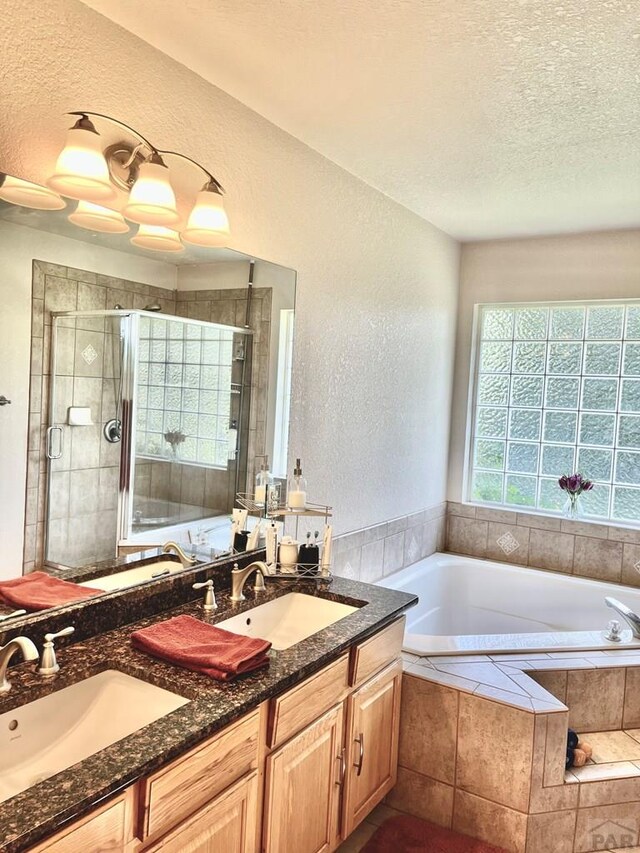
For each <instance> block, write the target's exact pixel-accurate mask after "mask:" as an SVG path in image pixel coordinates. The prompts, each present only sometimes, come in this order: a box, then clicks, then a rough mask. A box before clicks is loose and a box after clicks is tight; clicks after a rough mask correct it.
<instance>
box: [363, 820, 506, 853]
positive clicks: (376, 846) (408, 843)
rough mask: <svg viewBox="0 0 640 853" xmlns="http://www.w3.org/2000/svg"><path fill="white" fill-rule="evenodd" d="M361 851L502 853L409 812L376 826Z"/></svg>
mask: <svg viewBox="0 0 640 853" xmlns="http://www.w3.org/2000/svg"><path fill="white" fill-rule="evenodd" d="M361 853H505V851H504V850H503V849H502V848H501V847H494V846H493V845H492V844H487V843H486V841H478V840H477V839H476V838H469V837H468V836H467V835H460V833H459V832H452V830H450V829H443V828H442V827H441V826H436V825H435V824H433V823H428V822H427V821H426V820H420V819H419V818H417V817H411V816H410V815H398V816H397V817H392V818H389V819H388V820H386V821H385V822H384V823H383V824H382V826H380V827H378V829H377V830H376V831H375V833H374V834H373V835H372V836H371V838H370V839H369V841H368V842H367V843H366V844H365V846H364V847H363V848H362V850H361Z"/></svg>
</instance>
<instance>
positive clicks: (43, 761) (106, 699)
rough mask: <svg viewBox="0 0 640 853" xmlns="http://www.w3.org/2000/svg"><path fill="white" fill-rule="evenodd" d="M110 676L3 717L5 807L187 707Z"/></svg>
mask: <svg viewBox="0 0 640 853" xmlns="http://www.w3.org/2000/svg"><path fill="white" fill-rule="evenodd" d="M188 701H189V700H188V699H184V698H183V697H182V696H176V694H175V693H170V692H169V691H168V690H163V689H162V688H160V687H154V686H153V685H152V684H147V683H146V681H140V680H139V679H138V678H132V677H131V676H129V675H124V673H122V672H118V671H116V670H112V669H110V670H106V671H105V672H101V673H100V674H99V675H94V676H93V677H92V678H87V679H85V680H84V681H80V682H78V683H77V684H72V685H71V686H70V687H65V688H64V689H63V690H58V691H57V692H56V693H51V694H49V696H43V697H42V699H36V700H35V701H34V702H30V703H29V704H28V705H23V706H22V707H20V708H14V709H13V710H12V711H7V712H6V713H5V714H2V715H0V802H2V801H4V800H8V799H9V797H13V796H15V794H19V793H20V791H24V790H25V789H26V788H29V787H31V785H35V784H36V782H41V781H42V780H43V779H47V778H49V776H53V775H55V774H56V773H59V772H60V771H61V770H66V768H67V767H71V766H72V765H73V764H76V763H77V762H78V761H82V760H83V759H85V758H88V757H89V756H90V755H93V754H94V753H96V752H99V751H100V750H101V749H104V748H105V747H107V746H109V745H110V744H112V743H115V742H116V741H118V740H122V738H124V737H126V736H127V735H130V734H133V732H135V731H137V730H138V729H141V728H142V727H143V726H146V725H148V724H149V723H152V722H153V721H154V720H158V719H160V717H164V716H165V715H166V714H169V713H171V711H175V710H176V708H180V707H182V705H186V704H187V702H188Z"/></svg>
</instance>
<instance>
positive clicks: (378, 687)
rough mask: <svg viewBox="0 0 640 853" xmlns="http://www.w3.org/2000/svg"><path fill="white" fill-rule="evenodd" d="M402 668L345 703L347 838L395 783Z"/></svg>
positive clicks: (378, 678)
mask: <svg viewBox="0 0 640 853" xmlns="http://www.w3.org/2000/svg"><path fill="white" fill-rule="evenodd" d="M401 683H402V664H401V662H400V661H396V662H394V663H392V664H391V665H390V666H388V667H386V669H383V670H382V672H381V673H379V674H378V675H376V676H374V677H373V678H372V679H371V680H370V681H368V682H367V683H366V684H364V685H363V686H362V687H360V688H359V689H358V690H356V692H355V693H354V694H353V695H352V696H350V697H349V700H348V702H347V706H348V710H347V773H346V778H345V792H344V807H343V836H344V837H345V838H346V837H347V836H348V835H350V834H351V832H353V830H354V829H355V828H356V826H358V824H359V823H360V822H361V821H362V820H364V818H365V817H366V816H367V815H368V814H369V812H370V811H371V810H372V809H373V808H374V807H375V806H376V805H377V804H378V803H379V802H380V801H381V800H382V798H383V797H384V796H385V795H386V794H387V793H388V792H389V791H390V790H391V788H393V786H394V785H395V783H396V777H397V767H398V734H399V726H400V687H401Z"/></svg>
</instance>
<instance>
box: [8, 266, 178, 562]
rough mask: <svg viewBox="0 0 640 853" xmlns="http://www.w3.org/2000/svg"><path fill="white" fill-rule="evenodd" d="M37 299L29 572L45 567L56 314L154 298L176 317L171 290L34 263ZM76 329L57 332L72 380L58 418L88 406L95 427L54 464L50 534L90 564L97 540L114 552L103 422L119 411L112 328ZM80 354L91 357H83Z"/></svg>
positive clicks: (64, 384) (82, 431)
mask: <svg viewBox="0 0 640 853" xmlns="http://www.w3.org/2000/svg"><path fill="white" fill-rule="evenodd" d="M32 295H33V302H32V330H31V385H30V404H29V459H28V468H27V491H26V521H25V547H24V558H23V559H24V567H23V568H24V571H25V572H28V571H32V570H33V569H34V568H38V567H40V566H42V565H43V562H44V530H45V505H46V477H47V464H48V460H47V457H46V453H45V439H46V427H47V424H48V423H49V386H50V363H49V361H50V348H51V312H52V311H73V310H100V309H104V308H113V307H114V306H115V305H116V304H118V305H120V306H122V307H123V308H144V307H145V305H147V304H148V303H149V301H151V300H153V301H157V302H159V304H160V305H161V307H162V311H163V312H165V313H167V314H175V296H174V293H173V292H171V291H167V290H165V289H162V288H157V287H152V286H150V285H146V284H140V283H138V282H132V281H127V280H124V279H119V278H113V277H111V276H104V275H100V274H97V273H93V272H88V271H86V270H79V269H74V268H72V267H65V266H60V265H59V264H50V263H46V262H43V261H34V263H33V291H32ZM77 325H78V327H77V328H75V324H74V327H73V328H72V327H70V326H69V327H66V328H62V329H61V330H60V332H61V334H60V340H59V357H60V361H61V362H62V368H63V372H64V373H68V375H66V376H62V377H60V380H59V381H60V382H61V386H60V391H61V393H60V394H59V395H58V396H59V399H60V401H61V402H60V408H61V410H60V411H58V412H55V413H54V415H55V420H56V421H57V422H61V423H64V422H65V421H66V416H67V412H66V407H67V406H68V405H70V401H71V400H72V401H73V405H75V406H88V407H90V408H91V411H92V419H93V421H94V423H95V426H86V427H73V428H71V430H72V435H71V447H70V448H68V451H69V452H67V453H65V455H64V457H63V459H61V460H59V461H58V462H57V463H56V466H57V468H56V470H55V477H54V479H53V480H52V514H53V516H55V518H54V520H53V522H52V529H51V535H52V542H53V544H54V545H55V544H56V543H57V544H58V546H60V547H61V546H62V545H63V544H64V547H65V552H66V553H68V554H69V558H70V559H73V560H76V561H83V560H84V561H86V562H89V561H90V560H92V559H95V558H96V557H95V542H96V541H100V542H101V544H102V545H103V548H104V551H105V554H106V555H107V556H111V554H113V551H114V544H115V535H116V506H117V485H118V466H119V445H112V444H108V443H107V442H106V441H105V440H104V438H103V436H102V424H103V421H104V420H105V419H108V418H109V417H112V416H113V415H112V412H113V411H114V383H113V378H112V377H113V372H114V371H113V362H112V357H111V356H112V347H111V343H112V341H111V335H110V334H108V332H109V331H110V330H107V332H105V326H104V321H103V320H102V319H101V318H100V319H97V320H96V319H91V318H85V319H83V320H82V321H80V322H79V323H78V324H77ZM83 352H85V353H86V355H87V356H88V357H86V358H83V357H82V353H83ZM94 353H95V356H94V355H93V354H94ZM65 398H66V399H65ZM62 409H64V410H62ZM107 552H108V553H107Z"/></svg>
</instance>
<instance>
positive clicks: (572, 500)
mask: <svg viewBox="0 0 640 853" xmlns="http://www.w3.org/2000/svg"><path fill="white" fill-rule="evenodd" d="M558 485H559V486H560V488H561V489H562V491H563V492H566V493H567V503H566V504H565V507H564V510H563V512H564V514H565V516H566V517H567V518H578V517H579V516H580V504H579V501H578V498H579V497H580V495H581V494H582V493H583V492H590V491H591V489H592V488H593V483H592V482H591V480H587V478H586V477H583V476H582V474H569V475H567V474H563V475H562V477H560V479H559V480H558Z"/></svg>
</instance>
